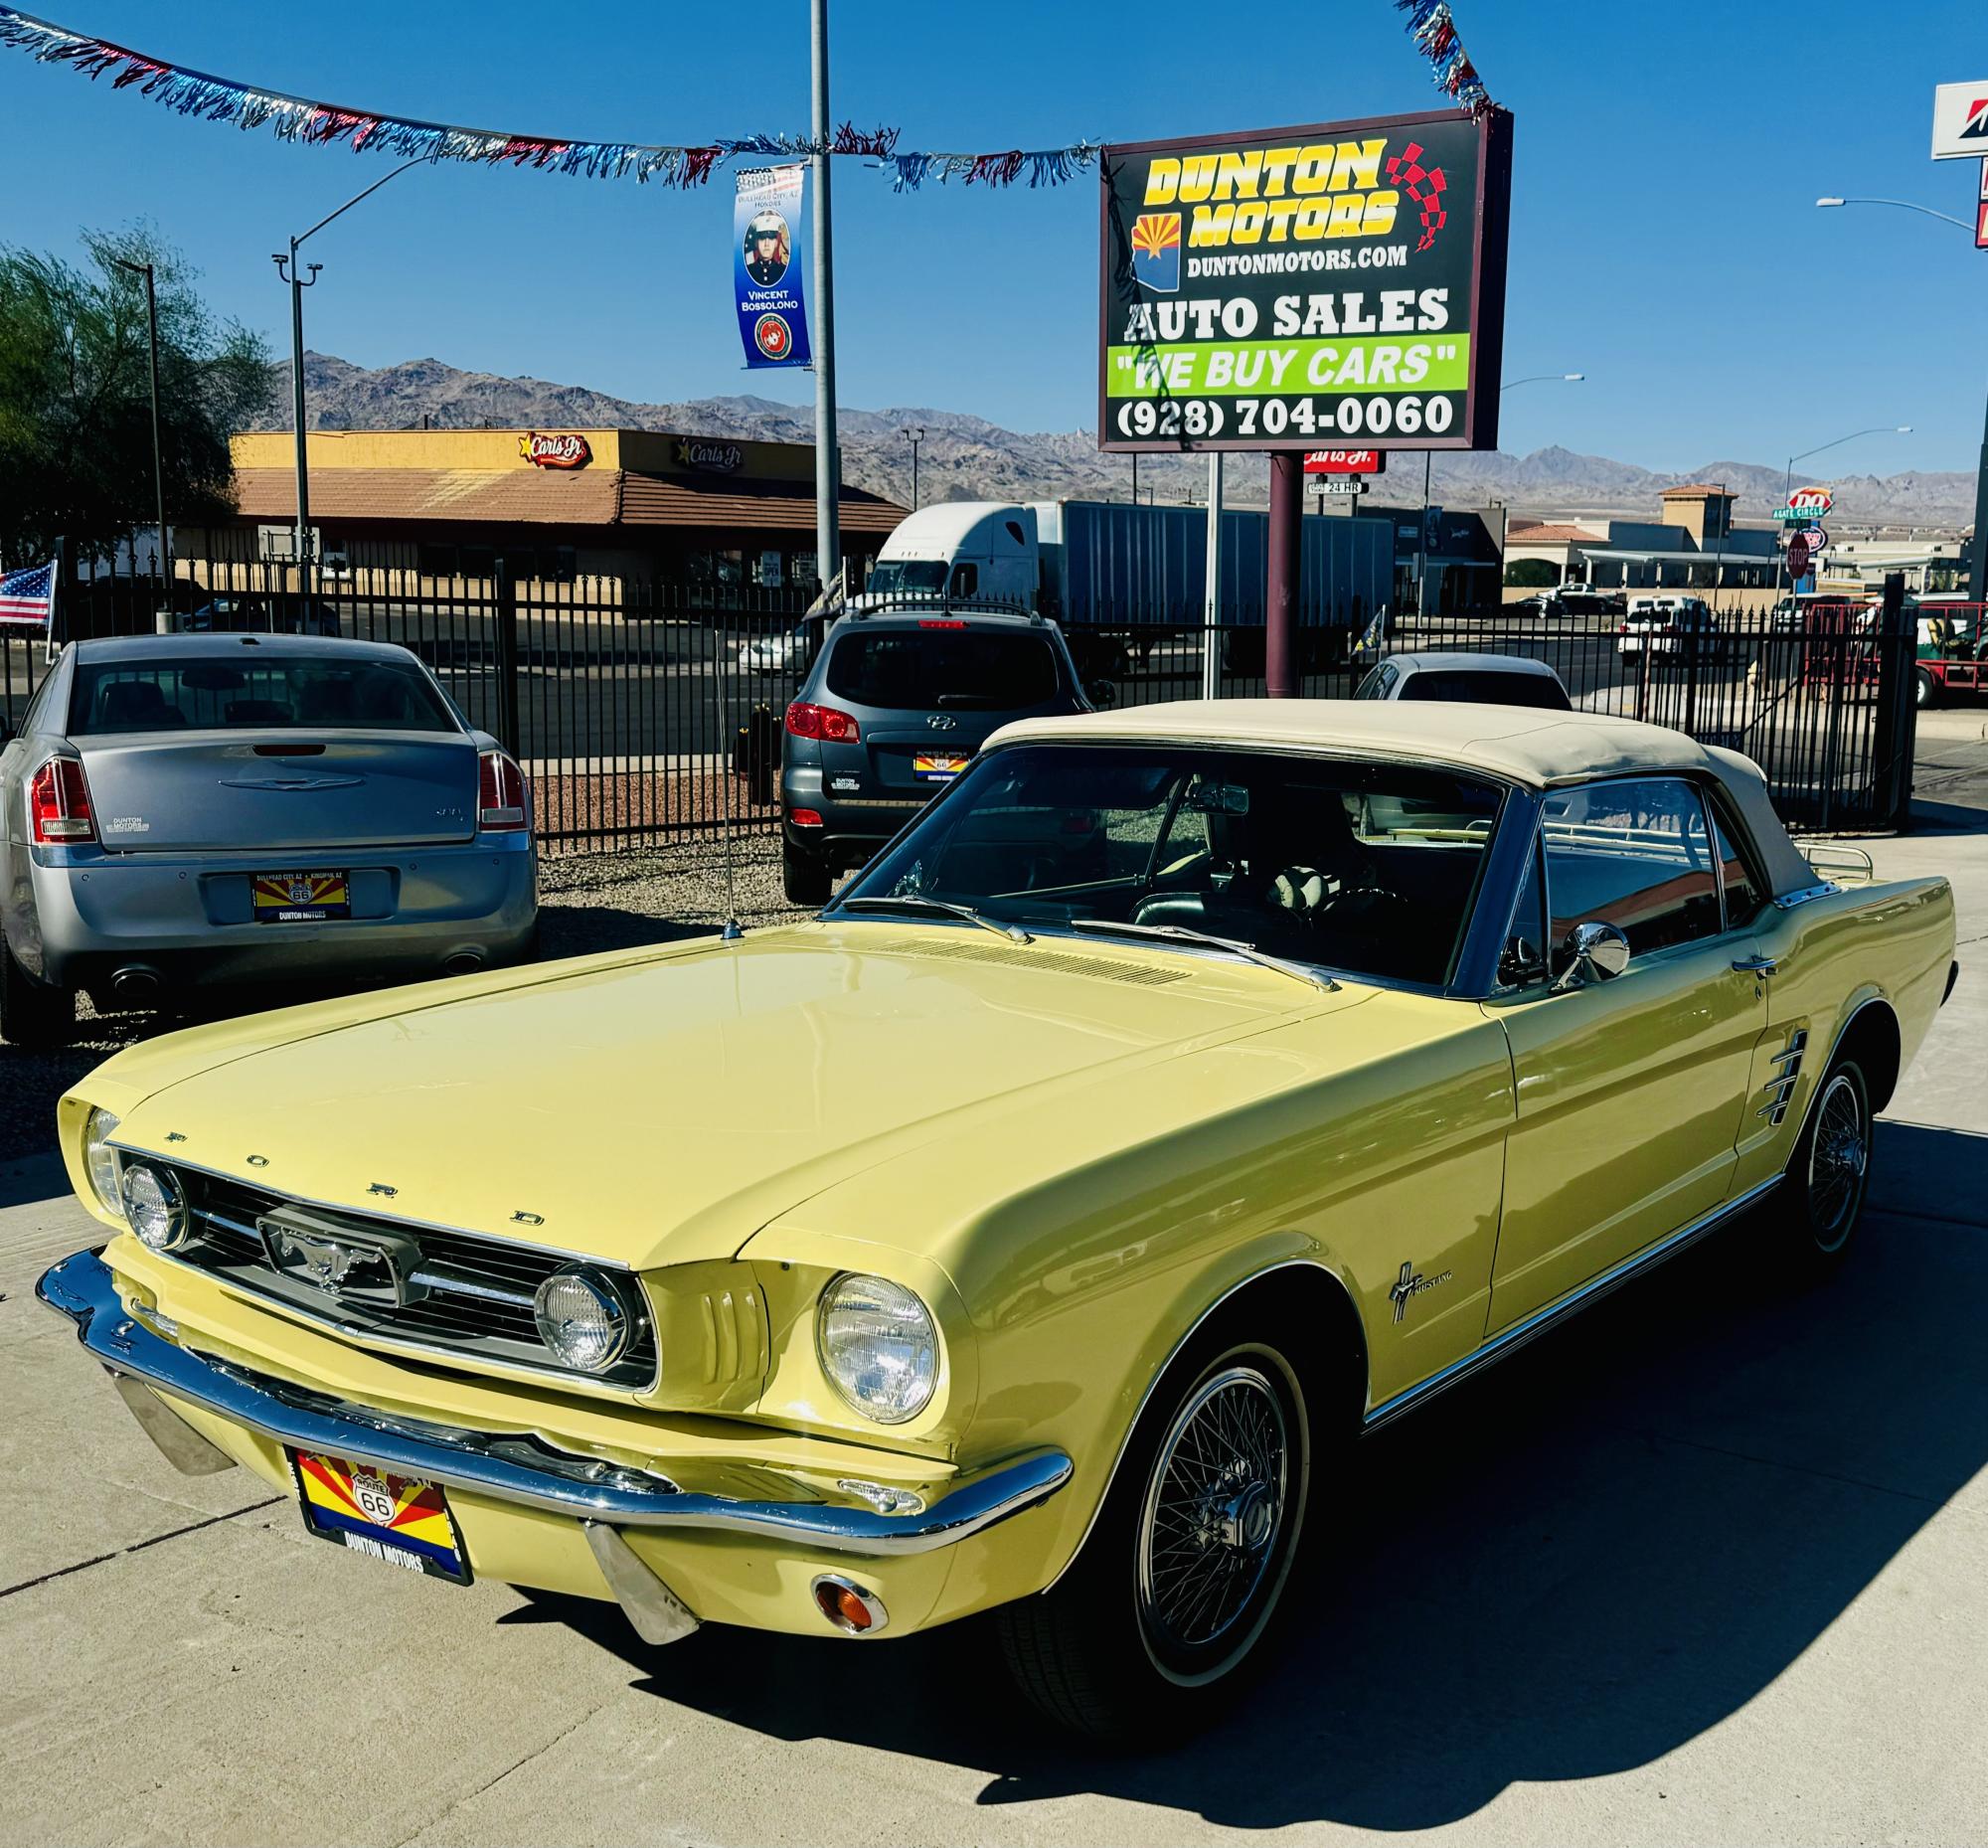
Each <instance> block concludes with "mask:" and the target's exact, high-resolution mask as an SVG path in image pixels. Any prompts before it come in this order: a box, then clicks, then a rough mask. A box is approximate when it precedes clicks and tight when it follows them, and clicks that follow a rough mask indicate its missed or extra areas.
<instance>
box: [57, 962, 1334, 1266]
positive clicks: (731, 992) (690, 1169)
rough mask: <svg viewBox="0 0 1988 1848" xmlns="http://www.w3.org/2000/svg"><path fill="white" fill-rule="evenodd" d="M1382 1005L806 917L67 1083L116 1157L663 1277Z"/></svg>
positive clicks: (232, 1029) (249, 1035)
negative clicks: (1172, 1062) (997, 1143)
mask: <svg viewBox="0 0 1988 1848" xmlns="http://www.w3.org/2000/svg"><path fill="white" fill-rule="evenodd" d="M1366 992H1369V991H1363V990H1359V989H1343V990H1340V991H1337V992H1335V993H1331V994H1327V993H1323V992H1318V991H1311V992H1307V991H1306V990H1304V989H1303V988H1301V987H1299V986H1298V985H1297V984H1296V983H1294V982H1293V981H1292V980H1291V979H1290V978H1288V977H1286V976H1282V975H1279V974H1276V973H1274V972H1272V971H1269V970H1264V969H1260V968H1256V967H1253V966H1250V965H1247V964H1241V963H1235V962H1230V961H1226V960H1222V959H1218V958H1212V957H1205V956H1199V955H1190V954H1183V953H1181V952H1178V951H1174V950H1170V949H1169V950H1154V949H1149V948H1147V947H1146V946H1143V945H1138V946H1124V945H1118V944H1111V945H1109V946H1106V945H1102V944H1099V945H1094V946H1093V945H1091V944H1088V943H1084V944H1080V945H1079V944H1074V943H1066V942H1062V941H1058V942H1054V943H1053V942H1052V941H1050V940H1049V939H1045V938H1039V939H1038V940H1037V941H1036V943H1034V944H1031V945H1021V944H1011V943H1001V942H997V941H995V940H993V939H992V938H990V937H986V936H984V935H983V934H982V933H980V932H977V931H974V930H971V929H964V928H950V927H937V926H932V927H927V926H923V925H913V926H909V927H900V926H898V925H896V924H888V925H887V924H840V925H835V924H808V925H800V926H796V927H794V928H791V929H785V930H776V931H769V932H766V933H764V934H758V933H754V934H752V935H749V936H747V937H745V938H744V939H742V940H740V941H738V942H736V943H732V944H725V943H721V942H718V941H716V940H705V941H700V942H696V943H690V944H682V945H675V946H671V947H670V948H667V949H663V950H659V951H647V952H639V953H636V954H632V955H630V954H622V955H616V956H611V957H600V958H592V959H588V960H585V961H582V962H578V963H569V964H554V965H542V966H540V967H538V968H536V969H531V970H527V971H523V972H521V973H516V974H513V975H511V976H510V977H509V978H503V977H495V976H483V977H474V978H470V980H469V981H468V982H466V983H442V984H435V985H432V986H430V987H426V988H418V989H405V990H401V991H399V992H398V993H396V994H394V995H392V996H386V997H381V996H375V997H372V998H371V1001H370V1011H367V1009H366V1008H365V1007H363V1006H362V1004H361V1003H359V1002H358V1001H356V1000H355V999H350V998H348V999H347V1000H344V1001H339V1002H332V1003H327V1004H324V1005H323V1006H321V1007H305V1008H297V1009H291V1010H288V1011H286V1012H285V1013H283V1014H278V1015H272V1016H264V1017H262V1018H261V1019H260V1020H259V1021H244V1022H236V1023H229V1024H227V1025H224V1026H221V1027H217V1028H213V1029H197V1030H195V1031H194V1032H192V1033H187V1034H181V1035H176V1036H173V1038H171V1039H168V1040H164V1041H158V1042H154V1043H152V1044H151V1045H148V1046H140V1047H136V1048H133V1049H132V1050H131V1051H130V1052H128V1053H125V1054H121V1055H119V1057H118V1058H117V1059H115V1060H113V1061H111V1062H110V1063H109V1064H108V1065H107V1066H105V1067H103V1068H101V1069H100V1070H99V1072H98V1073H97V1074H95V1075H92V1077H91V1079H90V1080H88V1081H86V1082H85V1084H84V1085H83V1086H82V1087H81V1088H80V1090H79V1095H80V1097H82V1098H86V1099H88V1100H89V1101H95V1102H101V1103H103V1104H104V1105H105V1106H106V1107H107V1108H110V1109H113V1110H118V1111H119V1112H120V1114H121V1115H122V1118H123V1120H122V1125H121V1127H120V1129H119V1132H118V1138H117V1139H118V1140H119V1141H120V1142H122V1143H124V1144H125V1145H126V1146H129V1147H134V1148H142V1149H149V1150H151V1151H153V1152H155V1153H157V1154H160V1155H162V1156H165V1157H167V1158H169V1159H172V1160H175V1161H182V1162H185V1163H188V1164H190V1165H193V1166H196V1167H202V1168H206V1169H210V1170H212V1171H214V1172H217V1173H222V1174H227V1175H232V1176H236V1177H238V1178H240V1179H242V1180H245V1181H247V1182H248V1183H250V1184H251V1185H254V1186H257V1187H262V1188H267V1189H271V1190H274V1191H277V1192H280V1193H282V1194H285V1195H287V1196H289V1197H291V1198H295V1199H302V1200H310V1201H315V1202H318V1203H320V1204H323V1205H327V1206H340V1207H347V1208H351V1209H354V1210H357V1211H360V1212H373V1213H384V1214H390V1215H392V1216H394V1217H396V1218H402V1219H407V1220H411V1221H414V1222H420V1223H426V1224H433V1225H443V1226H451V1227H458V1228H463V1229H467V1230H471V1231H476V1232H483V1233H495V1234H505V1233H509V1234H511V1235H514V1236H517V1237H519V1238H524V1239H529V1240H530V1241H531V1242H533V1243H536V1244H540V1245H550V1246H554V1247H558V1248H560V1249H563V1250H570V1251H574V1252H579V1253H584V1254H587V1255H590V1256H593V1257H598V1258H602V1259H606V1260H613V1261H618V1262H623V1263H629V1264H634V1265H648V1264H655V1263H665V1262H680V1261H690V1260H701V1259H711V1258H721V1257H730V1256H732V1255H733V1254H734V1253H736V1252H737V1251H738V1250H739V1249H740V1248H741V1247H742V1246H743V1245H744V1244H745V1241H746V1240H747V1239H749V1238H750V1237H751V1236H752V1234H753V1233H754V1232H755V1231H757V1230H758V1229H759V1228H760V1227H761V1226H763V1225H765V1224H766V1223H767V1222H768V1221H769V1220H771V1219H772V1218H773V1217H774V1216H776V1215H777V1214H779V1213H782V1212H785V1211H788V1210H790V1209H791V1208H793V1207H795V1206H796V1205H798V1204H799V1203H800V1202H802V1201H803V1200H805V1199H808V1198H810V1197H811V1196H813V1195H814V1194H816V1193H818V1192H820V1191H821V1190H822V1189H824V1188H826V1187H830V1186H833V1185H835V1184H836V1183H838V1182H840V1181H842V1180H845V1179H847V1178H849V1177H850V1176H851V1175H853V1174H856V1173H858V1172H860V1171H861V1170H862V1169H864V1168H866V1167H870V1166H873V1165H875V1164H877V1163H879V1162H881V1161H884V1160H887V1159H889V1158H891V1157H892V1156H893V1155H894V1154H897V1153H901V1152H903V1151H905V1150H907V1149H909V1148H911V1147H915V1146H917V1145H918V1144H919V1143H921V1142H923V1141H926V1140H929V1139H930V1138H932V1137H934V1136H936V1135H939V1134H941V1133H945V1134H953V1133H957V1132H958V1131H959V1130H961V1129H962V1128H967V1129H978V1128H979V1127H981V1123H980V1122H977V1121H976V1120H975V1119H976V1117H978V1118H980V1119H983V1120H984V1121H985V1122H986V1123H987V1124H989V1125H991V1124H992V1123H993V1122H994V1121H995V1120H996V1119H997V1118H998V1117H999V1115H1000V1114H1001V1113H1002V1112H1003V1111H1004V1110H1006V1109H1015V1108H1019V1107H1020V1106H1021V1104H1022V1103H1023V1102H1028V1103H1031V1104H1040V1102H1041V1101H1042V1100H1043V1098H1044V1097H1045V1095H1046V1094H1049V1088H1054V1087H1059V1086H1064V1087H1071V1088H1073V1089H1080V1088H1084V1087H1087V1086H1088V1085H1090V1084H1092V1083H1094V1082H1096V1081H1097V1080H1098V1079H1099V1078H1100V1077H1104V1078H1108V1076H1109V1073H1110V1071H1111V1070H1112V1069H1113V1068H1116V1067H1125V1066H1136V1065H1138V1064H1140V1063H1142V1062H1150V1061H1153V1060H1156V1059H1165V1058H1170V1057H1176V1056H1178V1055H1179V1054H1180V1053H1181V1052H1182V1051H1183V1050H1186V1049H1190V1048H1192V1047H1194V1046H1197V1045H1214V1044H1218V1043H1220V1042H1222V1041H1225V1040H1228V1039H1232V1038H1235V1037H1237V1036H1239V1035H1247V1034H1250V1033H1254V1032H1258V1031H1262V1030H1263V1029H1265V1028H1267V1027H1270V1026H1274V1025H1276V1024H1278V1023H1280V1022H1282V1021H1285V1020H1288V1019H1289V1018H1291V1017H1292V1016H1293V1015H1294V1014H1298V1013H1314V1012H1317V1011H1319V1010H1321V1009H1333V1008H1339V1007H1344V1006H1348V1005H1352V1004H1353V1003H1354V1002H1355V1001H1356V1000H1358V999H1359V998H1361V997H1362V995H1363V994H1365V993H1366ZM388 1190H391V1191H388Z"/></svg>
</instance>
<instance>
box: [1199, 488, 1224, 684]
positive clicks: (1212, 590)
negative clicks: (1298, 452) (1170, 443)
mask: <svg viewBox="0 0 1988 1848" xmlns="http://www.w3.org/2000/svg"><path fill="white" fill-rule="evenodd" d="M1201 697H1202V698H1203V699H1205V700H1214V699H1220V698H1221V697H1222V451H1221V450H1220V449H1211V450H1210V451H1209V454H1208V584H1207V587H1206V588H1205V590H1204V592H1203V595H1202V604H1201Z"/></svg>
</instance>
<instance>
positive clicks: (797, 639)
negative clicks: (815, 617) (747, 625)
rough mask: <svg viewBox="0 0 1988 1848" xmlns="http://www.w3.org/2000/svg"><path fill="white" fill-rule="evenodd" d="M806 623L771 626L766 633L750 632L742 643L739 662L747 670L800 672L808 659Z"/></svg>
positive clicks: (766, 672) (750, 672) (761, 672)
mask: <svg viewBox="0 0 1988 1848" xmlns="http://www.w3.org/2000/svg"><path fill="white" fill-rule="evenodd" d="M807 651H808V632H807V625H806V623H800V624H797V625H796V626H795V627H793V628H790V629H771V630H768V631H767V632H766V633H765V634H763V635H748V636H747V637H746V638H745V640H744V641H742V642H741V643H740V644H739V656H738V658H739V665H740V667H741V668H742V669H743V670H744V671H745V672H746V673H748V674H793V673H798V672H799V671H800V669H801V667H802V665H803V664H804V663H805V661H806V660H807Z"/></svg>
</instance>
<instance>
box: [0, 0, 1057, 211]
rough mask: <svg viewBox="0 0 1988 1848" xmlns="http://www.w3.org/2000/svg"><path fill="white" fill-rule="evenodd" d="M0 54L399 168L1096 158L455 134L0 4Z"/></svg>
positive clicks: (881, 133) (1000, 174)
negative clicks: (418, 163)
mask: <svg viewBox="0 0 1988 1848" xmlns="http://www.w3.org/2000/svg"><path fill="white" fill-rule="evenodd" d="M0 45H5V46H10V47H12V48H13V49H14V50H16V51H21V52H26V53H27V54H28V55H29V57H31V58H33V59H35V60H36V61H37V62H38V63H42V64H66V65H68V66H70V67H71V69H73V70H76V71H80V72H82V73H83V76H85V77H87V78H90V79H92V80H94V79H97V78H102V77H108V78H109V79H110V84H111V87H112V88H113V89H127V88H132V87H135V88H136V89H137V91H138V93H139V94H140V95H141V96H149V97H150V98H151V99H152V100H153V101H155V102H160V103H163V104H164V105H165V106H166V107H167V108H169V109H174V110H177V111H178V112H179V113H180V114H181V115H192V116H197V117H198V118H199V119H201V120H202V121H210V122H231V123H233V124H234V125H235V126H236V127H238V128H245V129H247V128H267V129H269V130H270V132H271V133H273V134H274V135H275V136H276V137H277V138H278V139H279V140H283V141H303V142H309V143H314V144H318V145H329V144H331V143H341V144H344V145H347V146H350V147H351V148H353V149H354V150H356V151H378V152H380V153H385V154H392V155H398V156H400V157H401V158H403V159H428V160H459V161H469V162H481V163H484V164H486V165H494V164H497V163H500V162H508V163H509V164H510V165H512V166H515V167H537V168H542V169H544V170H545V171H548V172H552V173H567V174H578V175H580V176H583V177H585V178H588V179H605V180H622V179H629V178H633V179H635V180H637V181H640V182H648V181H654V182H655V183H656V184H658V185H661V186H678V187H690V186H702V185H704V184H705V182H706V181H708V180H709V179H710V178H711V174H712V170H713V169H714V168H715V167H716V166H717V165H718V164H719V162H721V161H729V160H738V159H746V158H755V157H756V158H778V157H782V156H784V157H787V158H794V157H798V156H802V155H808V154H817V153H828V154H846V155H856V156H859V157H863V158H868V159H872V160H876V161H879V162H881V163H882V164H883V166H884V167H885V169H886V171H888V172H891V173H893V174H894V175H895V186H896V190H898V191H899V192H915V191H916V190H917V189H918V188H919V187H920V186H922V185H923V184H924V182H925V181H926V180H927V179H936V180H937V181H939V183H940V184H941V185H943V184H944V183H945V182H946V181H948V180H953V179H958V180H963V181H964V182H965V183H966V184H967V185H969V186H975V185H979V186H1012V185H1013V184H1014V183H1015V182H1016V181H1017V180H1018V179H1026V180H1027V182H1028V184H1029V185H1030V186H1061V185H1063V184H1064V183H1065V182H1067V181H1069V180H1071V179H1074V178H1075V177H1076V176H1077V174H1078V173H1079V172H1081V171H1083V170H1084V169H1085V168H1087V167H1088V166H1089V165H1090V164H1091V162H1092V161H1093V160H1094V159H1095V158H1096V155H1097V147H1096V144H1095V143H1094V142H1089V141H1078V142H1076V143H1073V144H1072V145H1071V146H1069V147H1060V148H1041V149H1025V148H1009V149H1004V150H999V151H996V152H993V153H979V154H951V153H910V154H901V153H899V152H898V151H897V147H898V135H899V130H897V129H895V128H873V129H859V128H857V127H856V126H855V125H854V124H853V123H849V122H845V123H844V124H843V125H842V126H841V127H840V128H838V129H837V130H836V132H835V135H834V137H833V138H832V139H831V140H829V141H828V142H827V143H826V144H824V143H822V142H819V141H816V140H814V139H813V138H812V137H811V136H808V135H799V134H773V135H769V134H752V135H731V136H720V137H717V138H715V139H713V140H711V141H708V142H701V143H694V144H686V145H671V144H667V143H658V142H640V141H582V140H571V139H566V138H562V137H558V136H553V135H519V134H507V133H503V132H500V131H498V130H495V129H488V128H463V127H457V126H454V125H452V124H450V123H447V122H424V121H416V120H413V119H411V118H408V117H405V116H397V115H386V114H381V113H378V112H376V111H374V110H370V109H349V108H343V107H340V106H339V105H337V104H334V103H328V102H316V101H313V100H311V99H310V98H309V97H306V96H292V95H289V94H287V93H286V92H284V91H281V90H272V89H258V88H256V87H255V86H254V85H252V84H238V83H235V82H234V81H233V80H232V79H229V78H222V77H215V76H213V75H212V74H210V73H208V72H205V71H190V70H187V69H185V68H184V67H183V66H180V65H175V64H170V63H168V62H167V61H166V60H164V59H160V58H149V57H147V56H145V55H144V54H143V53H142V52H134V51H130V50H127V49H126V48H125V47H123V46H121V45H113V44H111V43H110V42H109V41H108V40H105V39H92V38H89V37H87V36H86V35H84V34H83V33H77V32H71V31H70V30H68V28H67V27H63V26H58V25H55V24H53V23H52V22H50V21H48V20H45V19H37V18H35V17H34V16H33V15H32V14H28V13H20V12H16V11H15V10H14V8H12V7H6V6H0Z"/></svg>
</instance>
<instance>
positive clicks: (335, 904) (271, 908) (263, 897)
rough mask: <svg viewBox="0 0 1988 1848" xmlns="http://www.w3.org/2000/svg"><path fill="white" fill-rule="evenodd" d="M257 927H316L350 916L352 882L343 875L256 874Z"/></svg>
mask: <svg viewBox="0 0 1988 1848" xmlns="http://www.w3.org/2000/svg"><path fill="white" fill-rule="evenodd" d="M254 901H255V922H256V923H257V924H316V923H318V922H319V921H320V920H322V919H325V918H350V917H351V916H352V882H351V879H350V877H349V876H348V875H347V874H344V873H257V874H256V875H255V879H254Z"/></svg>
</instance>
